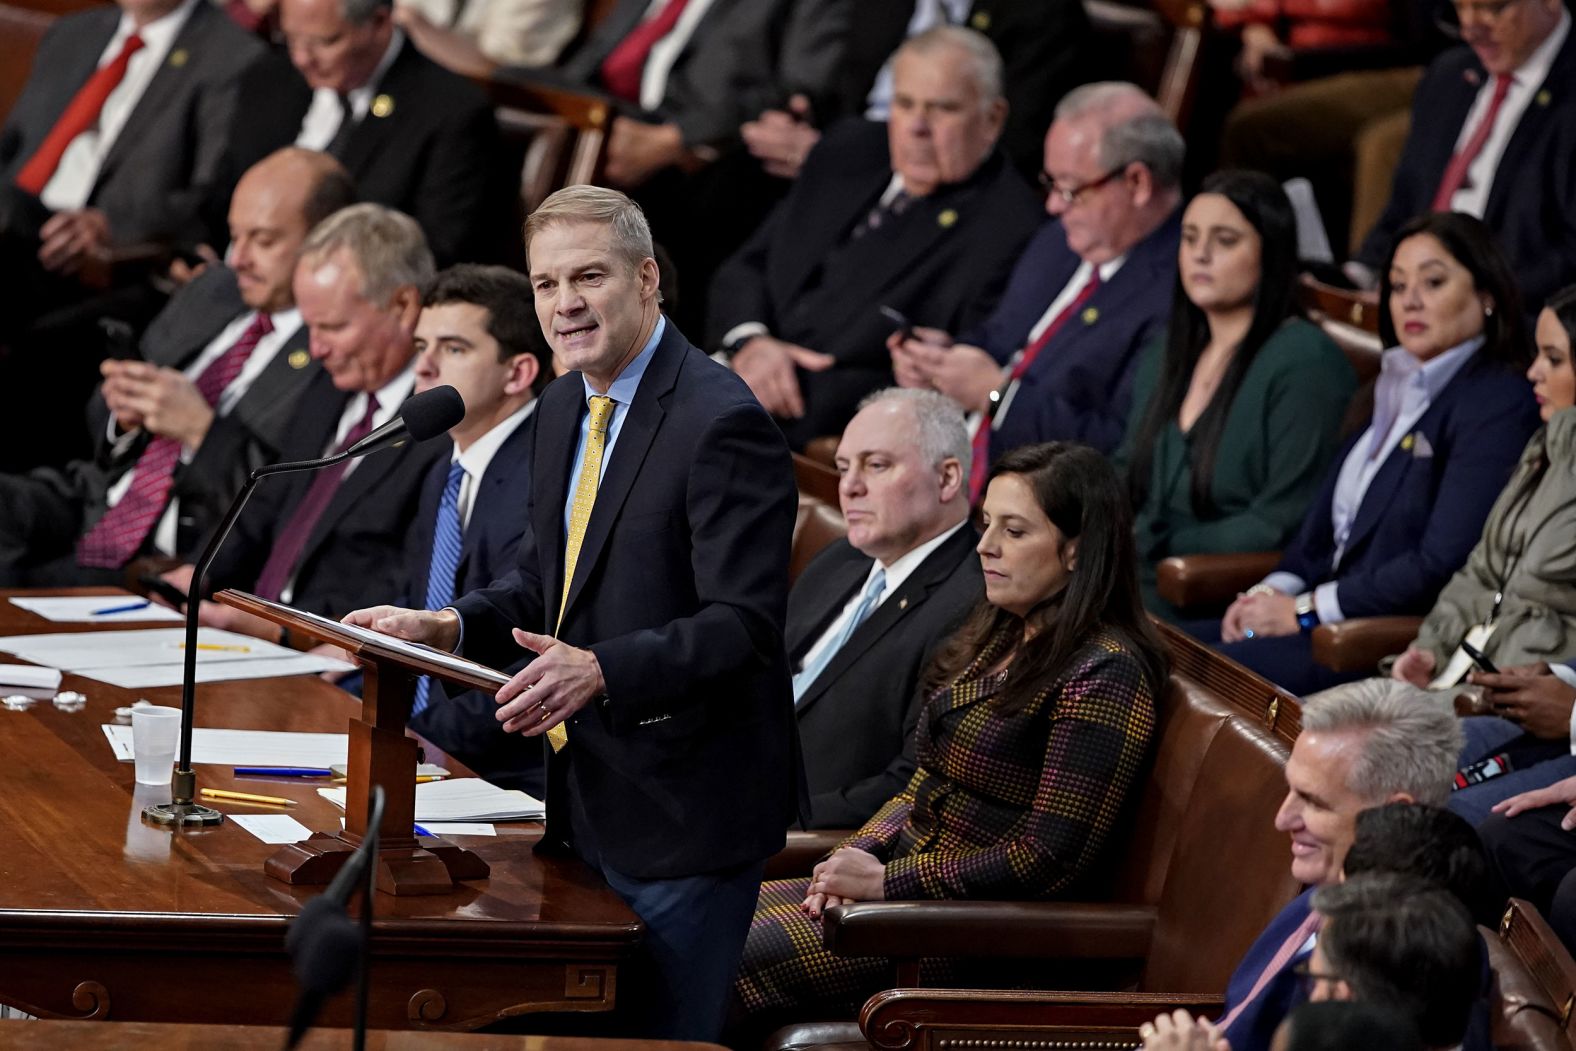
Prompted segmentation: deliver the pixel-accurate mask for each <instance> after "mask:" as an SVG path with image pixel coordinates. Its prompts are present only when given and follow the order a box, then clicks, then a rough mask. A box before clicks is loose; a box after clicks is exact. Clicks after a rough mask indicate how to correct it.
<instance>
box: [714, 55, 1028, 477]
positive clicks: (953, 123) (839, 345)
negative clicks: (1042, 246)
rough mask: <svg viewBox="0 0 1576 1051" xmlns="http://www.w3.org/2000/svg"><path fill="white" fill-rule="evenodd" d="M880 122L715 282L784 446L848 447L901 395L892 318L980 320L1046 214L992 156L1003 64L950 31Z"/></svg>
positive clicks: (810, 164)
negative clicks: (852, 423)
mask: <svg viewBox="0 0 1576 1051" xmlns="http://www.w3.org/2000/svg"><path fill="white" fill-rule="evenodd" d="M893 68H894V73H893V83H894V88H893V94H892V104H891V110H890V113H889V116H888V118H887V121H886V124H885V125H884V126H883V125H882V124H879V123H875V122H871V121H866V120H862V119H854V120H850V121H845V122H843V123H841V124H838V125H836V126H834V127H833V128H832V129H831V130H829V131H828V132H827V134H826V136H825V137H824V138H823V139H822V140H821V142H820V144H819V145H818V146H817V147H816V149H815V152H814V153H813V154H812V155H811V157H810V159H809V160H808V161H807V162H806V163H805V166H804V170H803V171H802V172H801V174H800V176H799V178H798V179H797V180H795V182H794V185H793V188H792V189H791V190H790V191H789V193H788V196H787V198H786V199H785V200H784V201H783V202H782V203H781V204H780V205H778V207H777V209H776V210H775V211H774V212H773V213H772V215H771V217H770V218H769V219H768V220H767V221H766V223H764V224H763V225H762V226H761V228H760V229H758V230H757V231H756V232H755V234H754V236H752V237H751V238H750V240H749V241H748V242H747V243H746V244H745V245H744V247H743V248H741V249H740V250H739V251H738V252H737V253H736V254H735V255H734V256H733V257H732V258H730V259H729V260H728V261H727V262H726V263H724V264H723V266H722V268H721V269H719V270H718V272H717V276H716V278H715V279H714V281H713V282H712V287H711V296H710V300H709V303H710V308H709V318H708V322H707V338H708V340H709V342H710V344H711V346H712V347H713V348H714V349H718V350H720V351H721V353H722V354H723V355H724V356H725V357H726V358H727V359H728V361H729V363H730V365H731V366H732V368H733V370H734V371H735V372H737V373H738V374H739V375H740V376H741V377H743V378H744V381H745V382H746V383H748V384H749V385H750V390H752V391H754V392H755V396H756V397H757V398H758V399H760V402H761V404H762V405H764V406H765V407H766V409H767V410H768V411H769V412H771V414H772V415H773V416H775V417H776V418H777V421H778V424H779V425H780V426H781V427H782V428H783V431H784V433H785V434H786V435H787V436H788V441H789V444H790V445H793V446H795V447H800V446H803V445H804V444H805V443H806V442H807V441H809V440H810V439H812V438H816V437H820V436H823V435H834V434H837V433H839V432H840V431H841V430H842V429H843V426H844V424H846V423H847V422H848V420H849V418H850V417H851V416H853V414H854V410H855V407H856V406H857V405H858V404H859V400H860V399H861V398H863V397H864V396H865V395H866V394H868V393H870V392H871V391H872V390H875V389H877V388H879V387H883V386H887V385H889V384H890V383H891V382H892V371H891V367H890V361H889V360H888V355H887V353H886V350H885V349H884V346H883V342H884V340H885V339H886V337H887V334H888V333H889V332H891V331H892V327H893V325H894V323H903V324H905V327H906V323H904V322H897V321H895V320H894V318H893V315H892V314H891V313H889V312H888V311H882V310H880V309H878V308H879V307H883V306H884V307H887V308H889V311H895V312H896V313H897V314H900V315H902V316H903V317H906V318H908V319H911V320H912V321H914V322H917V323H920V324H924V325H929V326H933V327H935V328H938V329H951V328H964V327H967V326H969V325H972V324H974V323H975V322H977V321H980V320H983V319H984V317H985V316H986V314H987V313H988V312H989V310H990V308H991V307H992V306H993V305H994V304H995V302H996V299H997V297H998V296H1000V294H1001V290H1002V287H1003V285H1004V284H1005V283H1006V279H1007V273H1008V271H1009V270H1010V268H1011V266H1012V260H1013V259H1014V258H1015V257H1016V256H1017V254H1018V250H1019V249H1020V248H1022V246H1023V243H1024V241H1025V240H1026V239H1027V238H1028V236H1029V234H1030V233H1031V232H1032V227H1033V223H1034V219H1035V216H1036V215H1037V214H1038V208H1037V207H1036V205H1035V201H1034V195H1033V194H1032V193H1031V192H1030V190H1029V188H1028V187H1027V186H1026V185H1024V183H1023V180H1022V179H1020V178H1019V177H1018V175H1017V173H1016V172H1014V171H1013V169H1012V167H1011V166H1010V165H1009V164H1008V163H1007V160H1006V158H1005V155H1004V154H1003V153H1002V152H1001V151H1000V150H999V149H998V148H997V145H996V142H997V139H998V138H999V136H1000V134H1001V129H1002V125H1003V122H1004V121H1005V120H1006V116H1007V102H1006V100H1005V99H1004V98H1002V94H1001V58H1000V56H998V55H997V53H996V48H995V46H994V45H993V44H991V42H990V40H989V39H987V38H986V37H985V36H984V35H983V34H981V33H978V32H976V31H974V30H972V29H965V28H963V27H960V26H942V27H939V28H936V29H932V30H929V31H927V32H925V33H921V34H920V35H919V36H916V37H914V38H912V39H911V40H908V41H907V42H905V43H904V44H903V46H902V48H900V49H899V51H898V53H897V56H896V58H895V59H894V62H893Z"/></svg>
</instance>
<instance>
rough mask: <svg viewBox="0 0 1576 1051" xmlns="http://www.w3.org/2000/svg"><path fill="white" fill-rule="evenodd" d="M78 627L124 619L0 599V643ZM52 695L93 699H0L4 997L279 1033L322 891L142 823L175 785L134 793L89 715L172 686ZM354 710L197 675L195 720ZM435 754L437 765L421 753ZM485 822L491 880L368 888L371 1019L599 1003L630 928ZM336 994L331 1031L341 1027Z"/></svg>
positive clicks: (263, 720)
mask: <svg viewBox="0 0 1576 1051" xmlns="http://www.w3.org/2000/svg"><path fill="white" fill-rule="evenodd" d="M35 593H36V594H73V593H77V594H87V593H92V592H91V591H76V592H72V591H53V592H35ZM100 593H102V591H100ZM150 626H154V625H149V624H146V623H143V624H140V625H128V627H142V628H146V627H150ZM73 630H87V631H98V630H118V629H104V628H98V627H95V626H89V625H71V624H57V623H53V622H50V621H46V620H44V619H43V618H41V617H37V616H35V615H33V614H31V613H27V612H25V611H23V610H21V609H19V608H17V607H16V606H14V605H12V604H11V603H10V602H9V601H5V598H4V596H0V635H19V634H31V633H42V632H60V631H73ZM0 661H3V662H8V663H15V659H14V658H12V657H10V656H9V655H8V654H0ZM61 688H62V689H63V690H78V691H80V692H82V693H84V694H86V696H87V704H86V706H85V707H84V708H83V709H82V710H80V711H77V712H68V711H63V710H61V709H59V708H57V707H56V706H55V705H54V704H53V703H52V702H51V701H48V700H43V701H39V702H37V703H36V704H34V705H33V707H32V708H31V709H29V710H27V711H20V712H18V711H10V710H5V709H0V815H3V822H4V824H3V826H0V827H3V829H4V838H3V840H0V1001H3V1002H6V1003H9V1004H11V1005H13V1006H16V1007H20V1008H22V1009H23V1010H26V1011H29V1012H30V1013H33V1014H40V1015H44V1016H46V1017H67V1018H73V1017H74V1018H114V1019H138V1020H148V1021H173V1022H235V1023H243V1024H249V1025H261V1024H279V1023H280V1022H282V1021H283V1020H284V1019H285V1018H287V1017H288V1011H289V1005H290V1002H291V1000H292V998H293V996H294V982H293V979H292V977H291V976H290V974H289V970H288V960H287V958H286V957H285V956H284V953H283V938H284V932H285V928H286V925H287V923H288V921H289V918H290V917H291V916H292V915H294V914H295V913H296V912H297V911H298V910H299V909H300V907H301V905H302V903H304V902H305V901H307V900H309V899H310V898H312V897H314V896H315V895H316V894H317V893H318V892H319V889H320V888H307V887H292V886H289V885H287V884H285V883H281V882H278V881H276V880H273V879H270V878H269V877H267V876H265V875H264V874H263V862H264V860H265V859H266V858H267V857H268V856H269V855H270V854H272V853H273V852H274V851H275V850H276V849H278V848H277V847H275V846H271V845H269V844H265V843H263V842H262V841H260V840H258V839H256V838H255V837H253V836H252V835H251V834H250V833H248V832H246V831H245V830H243V829H242V828H241V827H240V826H239V825H236V824H235V823H234V822H231V821H226V822H224V823H223V824H221V825H219V826H217V827H214V828H210V829H194V830H183V831H171V830H170V829H167V828H162V827H159V826H155V825H149V824H146V823H144V822H143V820H142V818H141V812H142V808H143V807H144V806H145V805H147V804H148V803H150V802H162V801H165V800H167V799H168V798H169V789H168V787H167V786H153V785H137V784H135V783H134V779H133V771H132V765H131V764H130V763H121V762H118V761H116V759H115V758H114V756H113V754H112V753H111V751H110V747H109V743H108V741H107V740H106V739H105V737H104V732H103V730H102V729H101V725H102V724H104V723H111V722H114V721H115V716H114V710H115V709H116V708H117V707H122V706H125V705H129V704H131V703H132V701H134V700H136V699H137V698H139V697H145V698H147V699H148V700H149V701H152V702H153V703H155V704H167V705H171V706H175V707H179V705H180V688H179V687H175V686H171V687H161V688H157V689H148V690H123V689H119V688H116V687H113V686H110V685H108V684H106V683H102V682H98V681H95V680H91V679H86V678H83V677H80V676H74V675H68V676H66V678H65V681H64V682H63V683H62V686H61ZM0 692H4V688H3V687H0ZM357 709H358V705H357V704H356V703H355V702H354V700H353V699H351V698H350V697H348V696H347V695H346V694H344V693H343V692H342V691H340V690H338V689H337V688H335V687H332V686H330V685H328V684H326V683H324V682H322V681H320V680H318V679H316V678H315V677H311V676H295V677H291V678H276V679H255V680H245V681H233V682H219V683H212V684H204V685H199V686H198V688H197V708H196V718H195V719H194V725H195V726H199V727H200V726H211V727H226V728H231V729H258V730H261V729H268V730H302V731H318V732H343V731H344V729H345V727H346V725H347V723H348V721H349V719H350V718H351V716H352V715H353V714H354V712H355V711H356V710H357ZM429 759H435V760H437V761H442V762H445V763H448V760H447V759H446V757H444V756H442V754H441V753H433V752H432V751H431V750H429ZM448 765H450V766H451V767H452V766H453V765H454V764H452V763H448ZM196 771H197V780H198V785H199V787H205V788H232V789H238V790H241V791H251V792H260V793H263V794H267V795H278V796H288V797H291V798H294V799H298V800H300V801H301V802H300V804H299V805H298V806H294V807H290V808H289V810H288V812H289V814H290V815H291V816H292V817H294V818H295V819H296V820H297V821H300V822H301V823H302V824H303V825H305V826H306V827H307V828H309V829H311V830H313V831H329V830H334V829H337V828H338V827H339V820H340V812H339V811H338V810H337V809H336V808H335V807H334V806H333V805H332V804H330V803H328V802H327V801H326V800H324V799H322V798H321V797H319V796H318V795H317V792H316V789H317V788H318V787H320V786H321V782H312V781H300V780H289V779H278V780H253V779H247V780H244V781H236V780H235V779H234V778H233V777H232V776H231V772H230V768H228V767H219V766H207V765H198V766H197V767H196ZM218 808H219V809H220V810H222V811H225V812H226V813H247V814H256V813H280V812H283V811H282V809H281V808H274V807H257V806H246V805H244V804H238V803H237V804H224V803H220V804H219V805H218ZM498 831H499V835H498V836H497V837H496V838H488V837H457V838H456V842H459V843H461V844H462V845H464V846H467V847H470V848H471V849H473V850H475V851H476V852H477V853H478V854H480V855H481V856H482V858H484V859H485V860H486V861H487V862H488V863H489V864H490V865H491V866H492V877H491V878H490V879H488V880H482V881H477V882H474V883H470V884H466V886H465V889H464V890H462V891H459V892H457V893H454V894H449V895H443V896H431V897H398V898H396V897H395V896H393V895H389V894H379V895H377V898H376V902H375V908H376V917H377V918H376V929H375V932H374V936H373V953H374V958H373V964H372V967H373V986H374V994H373V1007H372V1024H373V1025H374V1026H375V1027H377V1028H391V1029H392V1028H401V1027H406V1026H415V1027H418V1028H419V1027H426V1026H435V1027H438V1028H474V1027H476V1026H478V1025H482V1024H485V1023H487V1022H489V1021H492V1020H493V1019H495V1018H497V1017H503V1016H507V1015H514V1014H522V1013H526V1012H531V1011H544V1010H568V1011H586V1010H608V1009H610V1008H611V1007H612V1004H613V999H614V994H615V991H616V984H617V982H616V979H617V972H618V963H619V961H620V960H621V959H623V958H624V957H625V956H626V955H627V954H628V952H629V951H630V950H631V949H632V948H633V946H634V944H635V943H636V941H637V940H638V938H639V933H640V926H639V921H638V920H637V919H636V918H635V916H634V914H633V913H631V912H630V911H629V909H628V908H627V907H626V906H625V905H624V904H623V903H622V901H620V900H619V899H618V898H617V897H616V896H615V895H614V894H613V893H612V892H611V891H610V890H608V889H607V887H606V886H605V885H604V884H603V883H602V881H601V879H600V877H597V876H595V875H594V874H592V873H591V872H590V871H589V870H588V869H587V868H585V866H583V865H581V864H580V863H579V862H578V861H575V860H573V859H560V858H546V857H542V856H539V855H536V854H533V853H532V850H531V848H532V846H533V845H534V844H535V842H536V840H537V838H538V836H539V834H540V828H539V826H536V825H534V824H528V823H527V824H519V825H513V826H504V825H500V826H498ZM175 967H180V968H181V969H182V970H183V971H186V972H187V973H195V974H199V975H201V976H202V978H203V982H202V989H203V993H202V994H200V995H197V996H193V997H189V998H188V997H170V996H168V995H167V991H168V987H167V985H165V984H164V983H166V982H167V981H168V978H169V977H170V976H171V973H172V970H171V969H173V968H175ZM345 1001H346V998H345V997H340V998H338V1000H337V1001H336V1002H335V1003H334V1004H333V1005H331V1007H330V1008H329V1010H328V1011H327V1012H326V1013H325V1017H324V1022H325V1024H330V1025H334V1024H340V1025H343V1024H347V1023H348V1017H349V1016H348V1014H346V1013H345V1011H346V1009H347V1007H348V1004H347V1003H346V1002H345Z"/></svg>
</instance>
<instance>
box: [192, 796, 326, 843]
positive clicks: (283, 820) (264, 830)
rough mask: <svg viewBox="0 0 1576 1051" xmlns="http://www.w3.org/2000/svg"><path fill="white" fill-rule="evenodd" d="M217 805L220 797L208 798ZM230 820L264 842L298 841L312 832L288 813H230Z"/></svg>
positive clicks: (221, 803) (221, 801) (220, 801)
mask: <svg viewBox="0 0 1576 1051" xmlns="http://www.w3.org/2000/svg"><path fill="white" fill-rule="evenodd" d="M210 802H212V803H216V804H219V805H221V806H222V805H223V804H224V800H222V799H214V800H210ZM227 816H228V817H229V818H230V820H231V821H234V822H235V823H236V824H237V825H240V826H241V827H242V828H244V829H246V831H248V832H250V833H251V834H252V835H254V836H256V837H257V838H258V839H260V840H262V841H263V842H264V843H299V842H301V841H302V840H303V839H306V838H307V837H308V836H310V835H311V834H312V830H311V829H309V828H307V827H306V826H305V825H303V824H301V822H299V821H297V820H296V819H295V818H293V817H291V816H290V815H289V814H230V815H227Z"/></svg>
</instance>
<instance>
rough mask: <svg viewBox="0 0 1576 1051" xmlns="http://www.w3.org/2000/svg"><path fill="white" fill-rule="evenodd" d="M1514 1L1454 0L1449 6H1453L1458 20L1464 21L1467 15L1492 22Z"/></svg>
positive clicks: (1480, 20)
mask: <svg viewBox="0 0 1576 1051" xmlns="http://www.w3.org/2000/svg"><path fill="white" fill-rule="evenodd" d="M1516 2H1517V0H1466V2H1465V3H1462V2H1460V0H1456V2H1453V3H1452V4H1451V5H1450V6H1451V7H1453V8H1455V11H1456V20H1457V21H1458V22H1465V21H1466V20H1467V16H1468V15H1470V16H1472V18H1474V19H1476V20H1477V21H1479V22H1494V21H1498V19H1499V17H1500V16H1501V15H1503V14H1504V13H1505V9H1506V8H1508V7H1510V6H1511V5H1512V4H1514V3H1516Z"/></svg>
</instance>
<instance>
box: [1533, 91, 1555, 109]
mask: <svg viewBox="0 0 1576 1051" xmlns="http://www.w3.org/2000/svg"><path fill="white" fill-rule="evenodd" d="M1534 101H1536V102H1537V104H1538V105H1540V106H1547V105H1548V104H1549V103H1550V102H1553V101H1554V96H1553V95H1551V94H1549V89H1548V88H1544V89H1543V90H1542V91H1540V92H1538V95H1537V98H1536V99H1535V100H1534Z"/></svg>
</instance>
